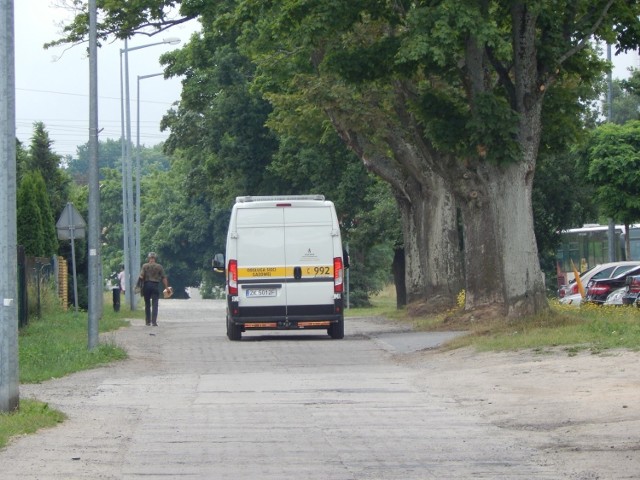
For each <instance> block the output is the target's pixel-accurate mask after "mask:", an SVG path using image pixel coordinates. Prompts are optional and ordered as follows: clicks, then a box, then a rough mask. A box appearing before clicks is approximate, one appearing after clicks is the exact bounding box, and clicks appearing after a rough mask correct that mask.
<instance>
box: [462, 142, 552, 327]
mask: <svg viewBox="0 0 640 480" xmlns="http://www.w3.org/2000/svg"><path fill="white" fill-rule="evenodd" d="M532 152H533V150H532V149H525V153H527V154H526V155H525V158H524V161H523V162H520V163H514V164H510V165H507V166H502V167H501V166H496V165H492V164H490V163H488V162H479V163H477V164H476V165H475V166H474V168H469V169H468V170H467V171H466V172H465V173H464V174H463V175H462V177H463V179H464V180H463V182H462V183H460V184H458V194H459V198H458V205H459V206H460V208H461V211H462V216H463V225H464V228H463V236H464V245H465V255H464V258H465V271H466V300H465V301H466V304H465V309H466V310H488V311H489V312H492V313H495V314H498V315H502V316H506V317H509V318H518V317H522V316H525V315H531V314H535V313H538V312H540V311H542V310H544V309H546V308H548V304H547V301H546V295H545V286H544V277H543V274H542V270H541V269H540V263H539V259H538V248H537V245H536V240H535V233H534V230H533V214H532V205H531V190H532V186H533V170H532V169H533V167H532V165H534V164H535V157H532V156H531V154H532ZM461 185H462V186H461Z"/></svg>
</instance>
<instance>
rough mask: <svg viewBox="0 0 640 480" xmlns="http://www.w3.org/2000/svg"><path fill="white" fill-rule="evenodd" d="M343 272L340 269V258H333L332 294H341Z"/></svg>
mask: <svg viewBox="0 0 640 480" xmlns="http://www.w3.org/2000/svg"><path fill="white" fill-rule="evenodd" d="M343 273H344V270H343V268H342V257H334V259H333V293H342V289H343V286H344V281H343V277H342V276H343Z"/></svg>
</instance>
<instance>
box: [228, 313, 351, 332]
mask: <svg viewBox="0 0 640 480" xmlns="http://www.w3.org/2000/svg"><path fill="white" fill-rule="evenodd" d="M341 321H343V317H342V316H339V315H338V316H334V317H333V318H328V317H327V316H326V315H323V316H321V317H308V316H307V317H300V318H296V317H288V318H282V317H242V318H233V317H231V322H232V323H233V324H234V325H238V326H241V327H243V328H244V329H251V330H298V329H326V328H328V327H329V326H330V325H332V324H334V323H338V322H341Z"/></svg>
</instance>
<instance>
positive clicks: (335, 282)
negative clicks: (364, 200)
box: [213, 195, 348, 340]
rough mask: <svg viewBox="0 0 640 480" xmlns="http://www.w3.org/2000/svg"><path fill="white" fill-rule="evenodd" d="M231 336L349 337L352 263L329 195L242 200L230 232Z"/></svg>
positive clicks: (219, 264)
mask: <svg viewBox="0 0 640 480" xmlns="http://www.w3.org/2000/svg"><path fill="white" fill-rule="evenodd" d="M226 257H227V258H226V264H225V259H224V256H223V255H222V254H218V255H216V258H215V259H214V262H213V263H214V267H215V268H217V269H225V270H226V277H227V282H226V293H227V336H228V337H229V339H230V340H240V338H241V336H242V332H246V331H251V330H297V329H325V330H327V333H328V334H329V335H330V336H331V338H343V337H344V316H343V291H344V269H345V268H347V267H348V265H347V264H346V263H347V262H345V258H346V257H344V256H343V250H342V241H341V237H340V228H339V225H338V217H337V216H336V211H335V207H334V205H333V203H332V202H330V201H327V200H325V199H324V196H322V195H293V196H266V197H257V196H247V197H237V198H236V203H235V205H234V206H233V209H232V210H231V219H230V221H229V231H228V233H227V251H226Z"/></svg>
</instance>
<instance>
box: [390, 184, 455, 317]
mask: <svg viewBox="0 0 640 480" xmlns="http://www.w3.org/2000/svg"><path fill="white" fill-rule="evenodd" d="M431 180H438V181H432V183H431V185H430V188H429V190H428V191H425V189H424V186H423V185H421V184H420V183H418V182H416V181H412V182H407V183H408V184H407V185H406V186H405V187H406V192H408V193H409V195H410V198H409V199H407V198H405V197H402V198H397V200H398V206H399V208H400V213H401V216H402V225H403V237H404V242H405V248H404V250H405V260H406V264H405V279H406V289H407V302H408V303H412V302H424V301H426V304H427V308H426V311H427V312H431V311H441V310H443V309H447V308H451V307H452V306H454V305H455V304H456V297H457V295H458V293H459V292H460V290H461V289H462V287H463V276H462V261H461V251H460V247H459V245H460V243H459V235H458V227H457V211H456V208H455V202H454V200H453V196H452V195H451V193H450V192H449V191H448V190H447V189H446V188H445V187H444V182H442V181H441V180H439V179H436V178H432V179H431Z"/></svg>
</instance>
